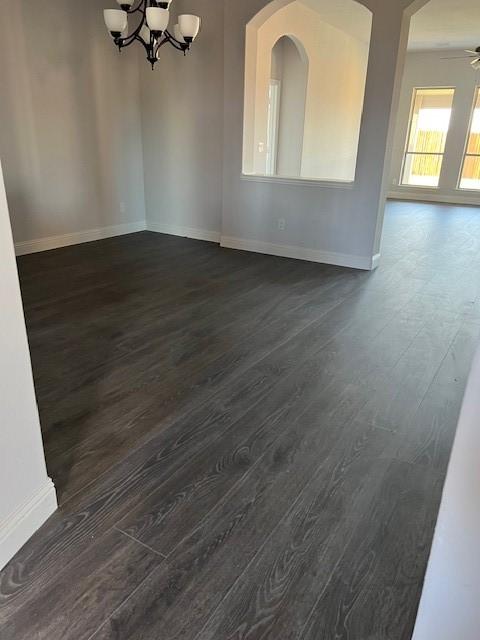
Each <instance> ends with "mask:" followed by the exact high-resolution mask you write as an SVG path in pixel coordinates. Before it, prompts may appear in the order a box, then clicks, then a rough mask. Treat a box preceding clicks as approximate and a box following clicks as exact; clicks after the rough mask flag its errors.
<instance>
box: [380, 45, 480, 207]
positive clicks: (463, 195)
mask: <svg viewBox="0 0 480 640" xmlns="http://www.w3.org/2000/svg"><path fill="white" fill-rule="evenodd" d="M461 55H464V52H463V51H433V52H432V51H430V52H412V53H409V54H408V55H407V59H406V64H405V73H404V76H403V81H402V91H401V97H400V104H399V109H398V116H397V119H396V128H395V141H394V149H393V159H392V168H391V174H390V195H391V196H395V197H405V198H409V199H410V198H416V199H418V200H426V199H429V200H440V201H441V200H445V201H447V202H459V203H462V202H469V203H473V204H478V203H480V193H479V192H478V191H466V190H461V191H459V190H457V188H456V187H457V181H458V177H459V175H460V171H461V166H462V160H463V152H464V149H465V141H466V139H467V134H468V128H469V124H470V115H471V110H472V106H473V100H474V96H475V89H476V87H477V86H478V84H479V82H480V76H479V74H478V73H476V72H475V71H473V70H472V68H471V67H470V64H469V60H464V59H460V60H454V59H452V60H445V59H443V58H445V57H450V56H461ZM415 87H455V96H454V101H453V110H452V118H451V121H450V130H449V133H448V138H447V144H446V147H445V157H444V163H443V167H442V173H441V176H440V184H439V188H438V189H427V188H425V187H420V188H418V187H417V188H415V187H411V186H400V185H399V184H398V183H399V180H400V173H401V169H402V161H403V153H404V151H405V141H406V138H407V131H408V121H409V116H410V108H411V104H412V95H413V90H414V88H415Z"/></svg>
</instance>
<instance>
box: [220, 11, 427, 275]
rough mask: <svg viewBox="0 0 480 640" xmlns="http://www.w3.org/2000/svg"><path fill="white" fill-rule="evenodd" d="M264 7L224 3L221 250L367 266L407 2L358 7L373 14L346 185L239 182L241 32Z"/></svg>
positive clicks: (377, 220)
mask: <svg viewBox="0 0 480 640" xmlns="http://www.w3.org/2000/svg"><path fill="white" fill-rule="evenodd" d="M266 4H268V3H267V1H266V0H244V1H243V2H238V1H237V0H226V1H225V33H226V34H228V37H226V38H225V74H224V78H225V109H224V118H225V120H224V126H225V129H224V130H225V145H224V198H223V223H222V234H223V244H224V245H226V246H244V247H252V248H254V247H258V249H259V250H263V251H269V250H270V251H276V250H277V249H278V248H279V247H280V248H281V247H283V248H284V254H289V253H290V254H293V253H294V254H295V255H297V254H298V253H299V252H298V250H299V251H300V253H302V252H303V255H305V256H307V255H308V256H310V257H313V258H314V257H317V259H319V260H328V259H330V260H332V261H337V262H342V263H343V264H351V265H354V266H361V265H364V266H366V267H368V266H371V265H372V258H373V256H374V255H375V254H376V253H377V252H378V251H379V246H380V237H381V229H382V222H383V209H384V203H385V195H386V187H387V184H388V171H389V169H390V151H391V142H392V135H391V131H392V129H393V127H391V126H390V125H391V114H392V113H394V112H395V109H396V101H397V98H398V92H399V85H400V82H399V80H400V78H401V72H402V62H403V58H404V52H405V49H406V41H407V34H408V24H409V20H408V18H406V17H405V16H404V14H403V10H404V9H406V8H407V7H408V6H409V5H411V2H409V1H408V0H381V1H380V0H371V1H368V0H365V2H364V4H366V5H367V6H369V7H370V8H371V9H372V10H373V13H374V15H373V28H372V38H371V46H370V58H369V65H368V73H367V84H366V91H365V103H364V111H363V117H362V125H361V131H360V142H359V152H358V162H357V173H356V179H355V183H354V184H353V185H345V186H341V185H333V186H332V185H329V184H328V183H325V184H323V185H322V184H319V185H316V184H308V185H301V184H298V183H297V184H286V183H281V182H275V178H273V179H256V178H253V177H252V178H245V177H243V178H242V166H241V161H242V153H241V149H242V126H243V84H244V83H243V77H244V59H245V26H246V24H247V22H248V21H249V20H250V19H251V18H252V17H253V16H254V15H255V14H256V13H257V12H258V11H259V10H260V9H262V8H263V7H264V6H265V5H266ZM416 6H417V3H416ZM418 6H420V3H418ZM399 51H400V56H399ZM396 80H397V82H396ZM385 167H387V171H385ZM279 218H284V219H285V222H286V229H285V231H281V230H280V229H279V225H278V219H279ZM292 247H293V248H295V250H296V253H295V252H292ZM269 248H270V249H269Z"/></svg>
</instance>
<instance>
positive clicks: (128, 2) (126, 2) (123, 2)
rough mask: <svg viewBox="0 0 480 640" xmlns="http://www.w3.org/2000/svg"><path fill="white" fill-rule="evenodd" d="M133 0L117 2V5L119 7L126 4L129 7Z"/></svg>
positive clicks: (119, 0)
mask: <svg viewBox="0 0 480 640" xmlns="http://www.w3.org/2000/svg"><path fill="white" fill-rule="evenodd" d="M133 1H134V0H117V2H118V4H119V5H120V6H121V5H122V4H128V6H129V7H131V6H132V4H133Z"/></svg>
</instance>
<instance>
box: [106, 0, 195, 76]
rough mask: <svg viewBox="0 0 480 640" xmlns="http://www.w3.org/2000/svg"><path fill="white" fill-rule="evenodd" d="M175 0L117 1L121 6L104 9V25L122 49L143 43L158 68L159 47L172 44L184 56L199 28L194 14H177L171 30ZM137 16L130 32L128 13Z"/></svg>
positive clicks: (153, 64) (151, 61)
mask: <svg viewBox="0 0 480 640" xmlns="http://www.w3.org/2000/svg"><path fill="white" fill-rule="evenodd" d="M171 2H172V0H164V1H163V2H160V1H158V0H139V2H138V4H136V0H117V3H118V4H119V5H120V7H121V8H120V9H105V10H104V12H103V15H104V18H105V24H106V25H107V29H108V31H109V32H110V35H111V36H112V38H113V41H114V43H115V45H116V46H117V47H118V49H119V50H120V51H121V50H122V49H123V48H124V47H128V46H130V45H131V44H132V43H133V42H135V41H137V42H140V44H142V45H143V47H144V49H145V51H146V53H147V60H148V61H149V62H150V64H151V65H152V69H153V68H154V67H155V63H156V62H157V60H158V59H159V57H160V48H161V47H163V45H164V44H167V43H168V44H170V45H172V47H174V48H175V49H178V51H183V54H184V55H185V54H186V52H187V51H188V50H189V49H190V45H191V44H192V42H193V41H194V40H195V38H196V36H197V34H198V31H199V29H200V18H199V17H198V16H192V15H187V14H185V15H181V16H178V24H176V25H175V26H174V27H173V35H172V34H171V33H170V32H169V31H168V29H167V27H168V23H169V21H170V11H169V6H170V3H171ZM129 15H137V16H138V17H139V22H138V24H137V26H136V27H135V28H134V29H133V31H132V32H131V33H128V16H129Z"/></svg>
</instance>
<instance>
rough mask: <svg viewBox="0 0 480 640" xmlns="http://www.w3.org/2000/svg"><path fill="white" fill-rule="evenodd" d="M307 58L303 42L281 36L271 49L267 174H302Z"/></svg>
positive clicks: (294, 175) (293, 175)
mask: <svg viewBox="0 0 480 640" xmlns="http://www.w3.org/2000/svg"><path fill="white" fill-rule="evenodd" d="M307 84H308V58H307V55H306V52H305V49H304V48H303V45H302V44H301V43H300V42H298V41H295V39H294V38H291V37H289V36H282V37H281V38H279V39H278V40H277V42H276V43H275V45H274V47H273V49H272V59H271V70H270V84H269V93H268V114H267V150H266V155H267V158H266V174H267V175H279V176H290V177H299V176H301V174H302V154H303V138H304V130H305V107H306V97H307Z"/></svg>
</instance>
